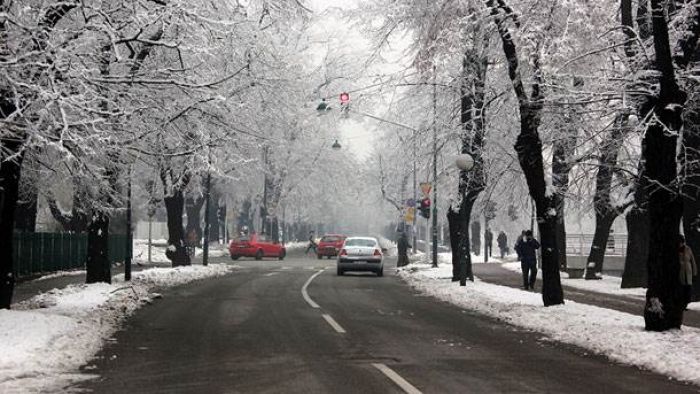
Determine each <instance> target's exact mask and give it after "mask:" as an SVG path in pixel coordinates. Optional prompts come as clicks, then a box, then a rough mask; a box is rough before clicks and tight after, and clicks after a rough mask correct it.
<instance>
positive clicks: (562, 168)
mask: <svg viewBox="0 0 700 394" xmlns="http://www.w3.org/2000/svg"><path fill="white" fill-rule="evenodd" d="M572 154H573V152H568V151H567V149H566V147H565V146H564V144H563V143H562V142H555V143H554V147H553V155H552V156H553V157H552V186H553V187H554V188H555V190H556V193H555V195H554V204H555V207H556V212H557V220H556V224H555V226H556V228H555V234H556V239H557V249H558V250H560V251H561V253H559V256H558V265H559V269H560V270H562V271H565V270H566V266H567V264H566V215H565V213H566V210H565V208H566V201H565V199H566V197H565V195H566V192H567V191H568V189H569V167H570V166H569V165H568V164H567V162H566V160H567V158H569V157H571V155H572Z"/></svg>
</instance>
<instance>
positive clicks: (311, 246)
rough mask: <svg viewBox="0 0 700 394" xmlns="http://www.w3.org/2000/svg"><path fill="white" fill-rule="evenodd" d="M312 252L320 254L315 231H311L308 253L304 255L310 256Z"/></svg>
mask: <svg viewBox="0 0 700 394" xmlns="http://www.w3.org/2000/svg"><path fill="white" fill-rule="evenodd" d="M310 250H313V251H314V254H317V253H318V244H316V237H315V236H314V232H313V231H309V246H307V247H306V252H304V254H309V251H310ZM319 258H320V257H319Z"/></svg>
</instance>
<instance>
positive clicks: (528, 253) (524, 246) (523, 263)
mask: <svg viewBox="0 0 700 394" xmlns="http://www.w3.org/2000/svg"><path fill="white" fill-rule="evenodd" d="M515 247H516V250H519V251H520V252H519V255H520V268H521V269H522V270H523V289H525V290H535V281H536V280H537V249H539V248H540V243H539V242H537V240H536V239H535V238H534V237H533V236H532V230H527V231H525V236H524V237H523V239H521V240H520V241H519V242H518V244H517V245H516V246H515Z"/></svg>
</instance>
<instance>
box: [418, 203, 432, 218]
mask: <svg viewBox="0 0 700 394" xmlns="http://www.w3.org/2000/svg"><path fill="white" fill-rule="evenodd" d="M420 215H421V216H423V217H424V218H426V219H430V199H429V198H424V199H422V200H420Z"/></svg>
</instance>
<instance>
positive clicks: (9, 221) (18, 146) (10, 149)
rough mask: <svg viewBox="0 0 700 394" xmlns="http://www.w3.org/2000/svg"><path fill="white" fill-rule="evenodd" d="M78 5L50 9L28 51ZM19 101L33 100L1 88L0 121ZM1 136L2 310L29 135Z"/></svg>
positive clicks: (0, 51)
mask: <svg viewBox="0 0 700 394" xmlns="http://www.w3.org/2000/svg"><path fill="white" fill-rule="evenodd" d="M76 6H77V3H65V4H57V5H53V6H50V7H48V8H47V9H46V12H45V14H44V15H43V16H42V18H41V20H40V22H39V26H40V27H41V32H40V33H41V34H38V35H36V36H35V39H33V40H32V45H31V47H30V48H25V49H28V51H27V53H29V52H31V51H42V50H44V49H45V48H46V41H47V40H46V38H47V36H48V32H49V31H50V30H51V29H52V28H53V27H54V26H55V25H56V23H58V21H59V20H60V19H61V18H63V16H65V15H66V14H67V13H68V12H69V11H70V10H72V9H73V8H75V7H76ZM8 7H10V2H6V1H0V11H2V12H4V13H6V12H7V11H8ZM7 21H8V18H2V20H1V21H0V55H1V57H2V58H3V60H4V59H5V57H6V56H7V55H8V54H9V53H10V51H9V48H8V45H7V44H8V36H7ZM20 51H22V49H20ZM20 96H21V94H20ZM16 98H17V99H19V100H29V101H31V97H30V98H26V97H15V93H14V92H13V91H12V90H10V89H6V88H3V89H0V119H6V118H7V117H8V116H10V115H12V114H13V113H14V112H15V111H16V110H17V107H16V106H15V99H16ZM22 105H24V102H23V103H22ZM20 127H21V126H20ZM1 134H2V135H3V138H0V245H2V247H0V308H3V309H7V308H10V305H11V304H12V294H13V292H14V286H15V272H14V267H13V260H12V255H13V251H12V249H13V247H12V238H13V231H14V227H15V223H14V222H15V211H16V209H17V200H18V198H19V182H20V175H21V173H22V159H23V158H24V151H23V144H24V142H25V141H26V138H27V136H26V134H25V132H24V130H11V129H10V127H9V125H8V124H5V125H3V130H2V133H1ZM13 156H14V157H13ZM10 158H12V160H10Z"/></svg>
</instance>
